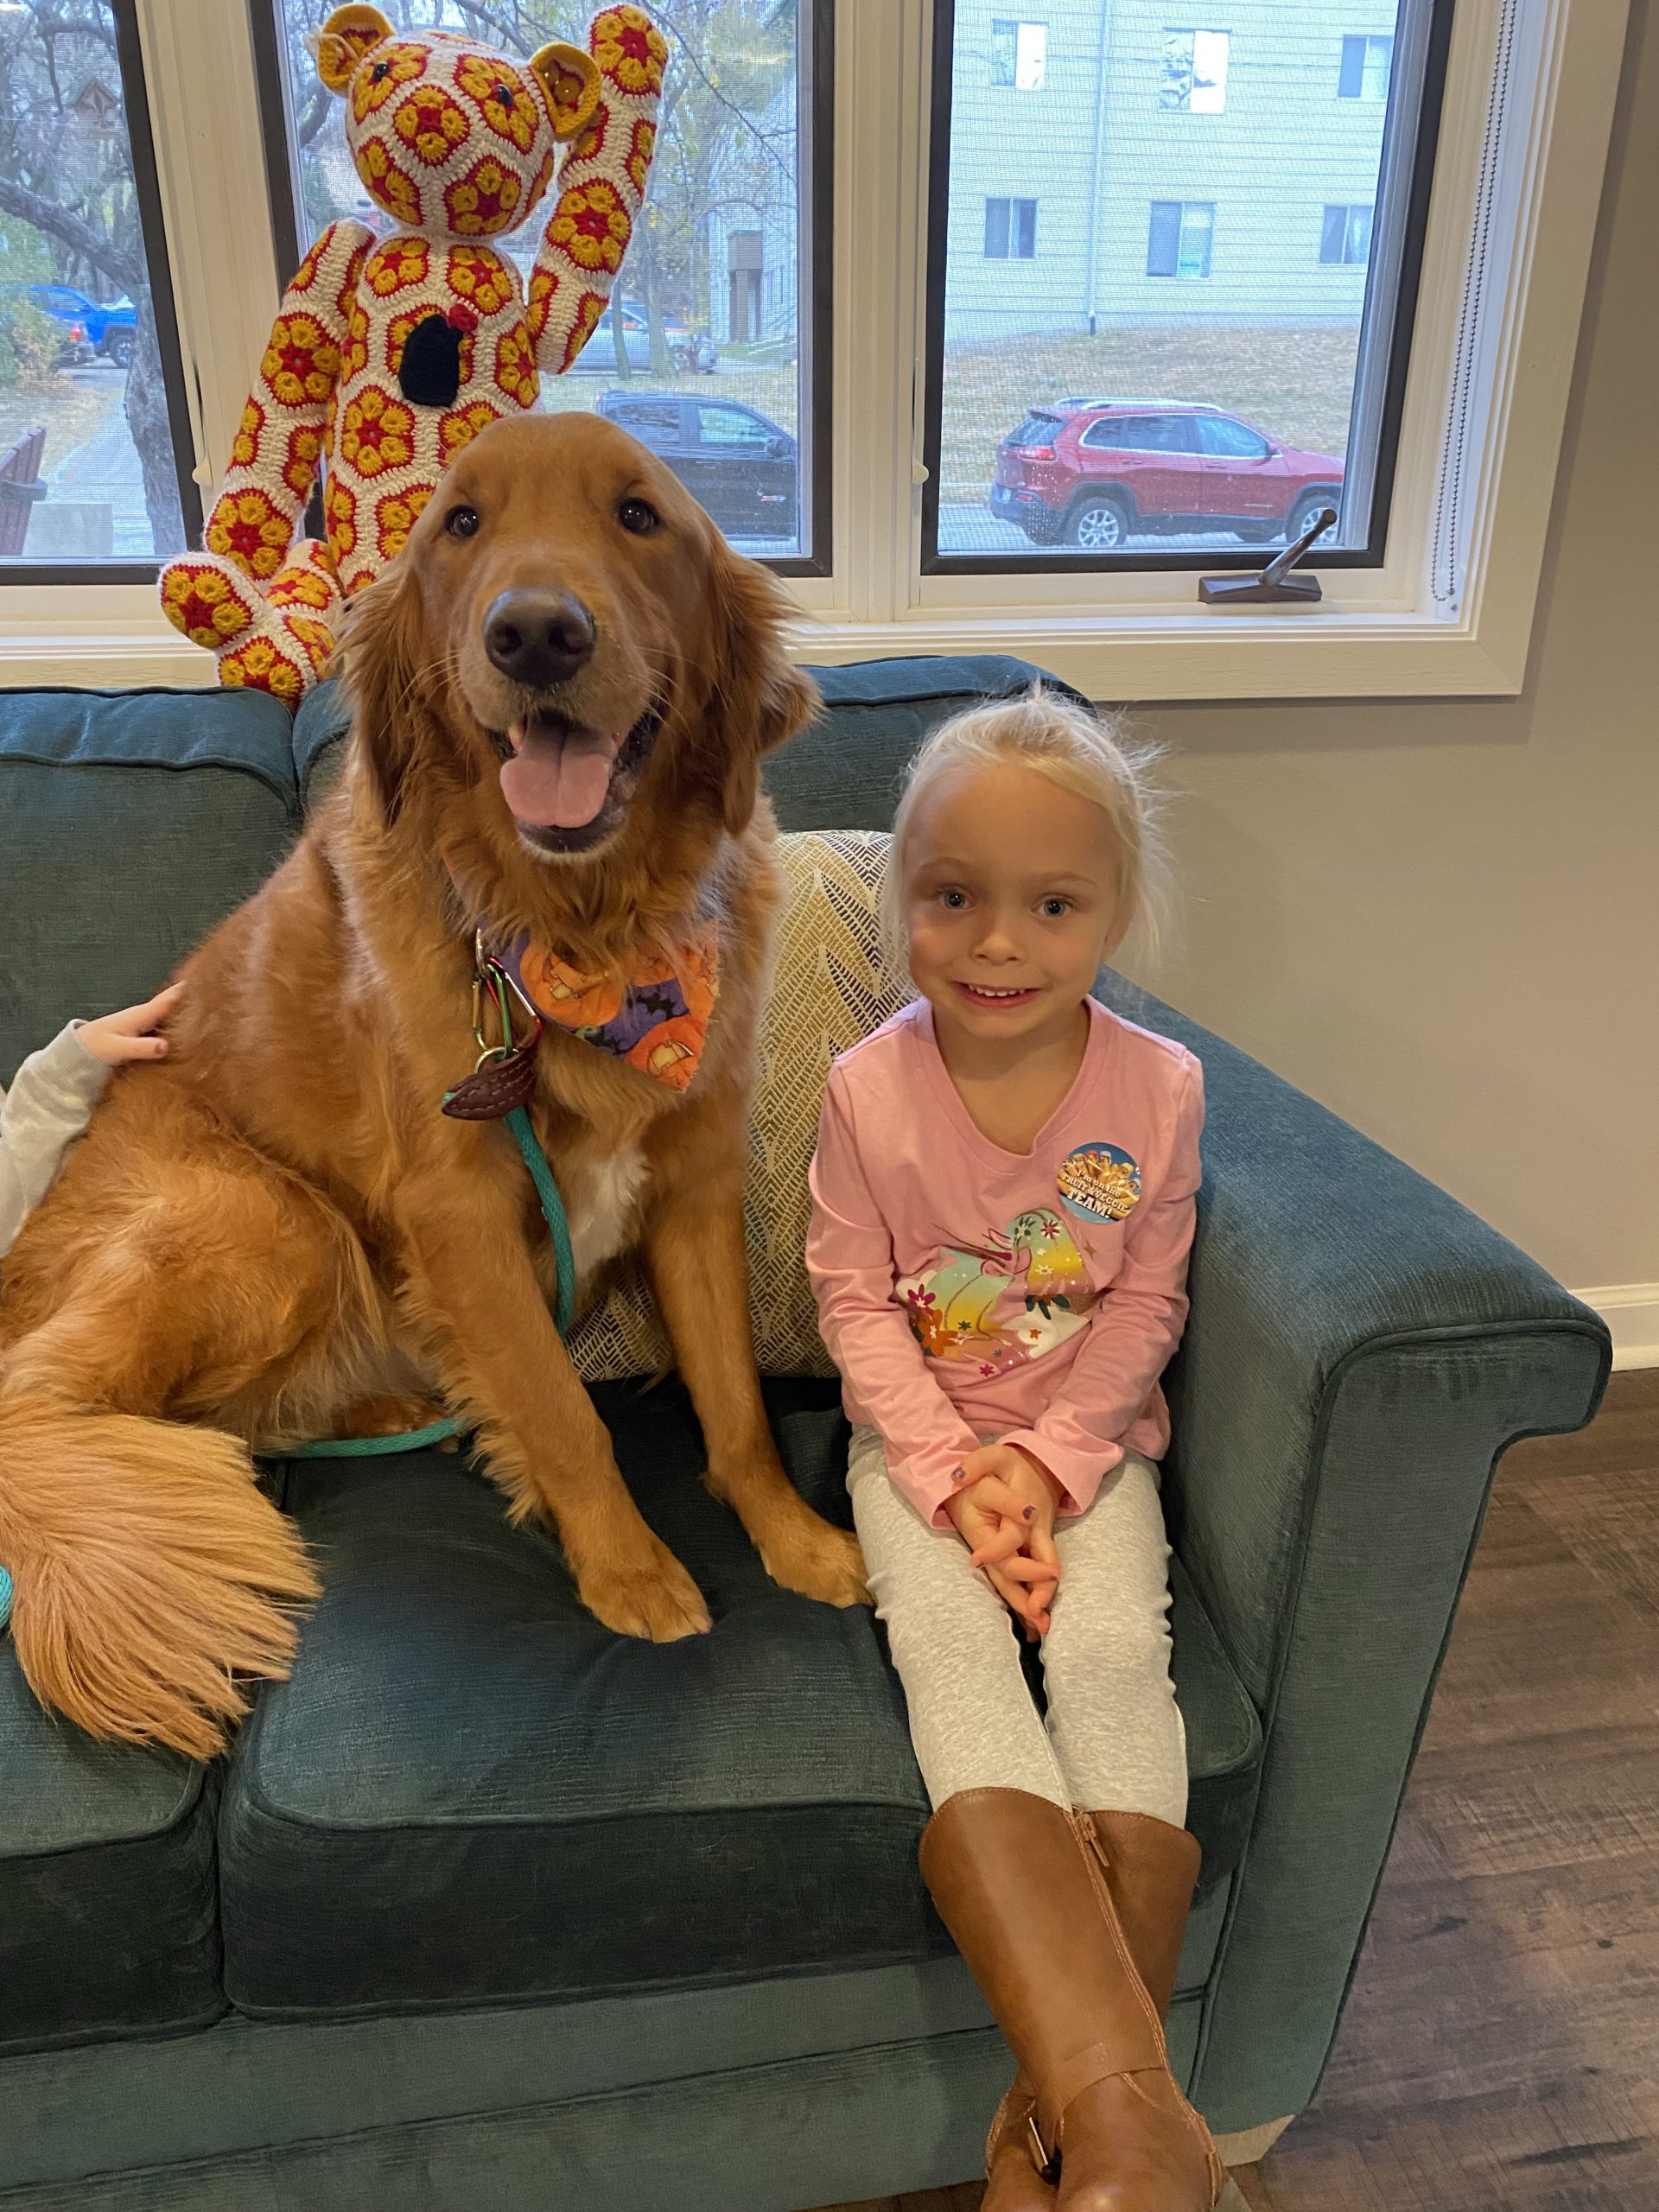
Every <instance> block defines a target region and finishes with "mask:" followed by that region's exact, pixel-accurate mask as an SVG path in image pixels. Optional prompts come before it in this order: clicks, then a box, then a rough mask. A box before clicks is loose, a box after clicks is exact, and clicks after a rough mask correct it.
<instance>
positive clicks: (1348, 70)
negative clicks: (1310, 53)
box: [1327, 31, 1394, 100]
mask: <svg viewBox="0 0 1659 2212" xmlns="http://www.w3.org/2000/svg"><path fill="white" fill-rule="evenodd" d="M1393 68H1394V35H1393V33H1392V32H1388V31H1385V32H1383V33H1381V34H1378V33H1375V32H1361V33H1357V34H1356V35H1353V36H1351V37H1349V38H1344V41H1342V73H1341V75H1340V76H1339V77H1338V80H1337V97H1338V99H1344V100H1385V99H1387V98H1388V97H1389V74H1390V73H1391V72H1392V70H1393ZM1327 81H1328V80H1327Z"/></svg>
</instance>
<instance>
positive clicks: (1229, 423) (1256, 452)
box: [1193, 415, 1273, 461]
mask: <svg viewBox="0 0 1659 2212" xmlns="http://www.w3.org/2000/svg"><path fill="white" fill-rule="evenodd" d="M1193 419H1194V425H1195V427H1196V429H1197V430H1198V447H1199V449H1200V451H1201V452H1204V453H1206V454H1209V455H1210V457H1211V459H1212V460H1214V461H1266V460H1268V458H1269V456H1270V455H1271V454H1272V452H1273V448H1272V447H1271V446H1270V445H1269V444H1268V441H1267V440H1266V439H1265V438H1264V437H1263V436H1262V435H1261V433H1260V432H1259V431H1257V430H1253V429H1250V427H1249V424H1248V423H1236V422H1234V420H1233V418H1232V416H1230V415H1199V416H1195V417H1194V418H1193Z"/></svg>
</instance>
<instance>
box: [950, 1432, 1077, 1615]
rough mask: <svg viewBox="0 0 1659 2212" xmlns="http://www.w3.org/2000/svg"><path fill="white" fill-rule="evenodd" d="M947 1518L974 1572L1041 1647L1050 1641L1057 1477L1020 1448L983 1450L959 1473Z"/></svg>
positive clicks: (1004, 1446)
mask: <svg viewBox="0 0 1659 2212" xmlns="http://www.w3.org/2000/svg"><path fill="white" fill-rule="evenodd" d="M956 1479H957V1484H958V1485H959V1487H958V1488H957V1491H955V1493H954V1494H953V1495H952V1496H951V1497H948V1498H947V1499H946V1500H945V1510H946V1511H947V1512H948V1513H949V1514H950V1518H951V1519H952V1520H953V1521H954V1522H956V1524H957V1534H958V1535H960V1536H961V1538H962V1540H963V1543H965V1544H966V1545H967V1547H968V1549H969V1553H970V1554H972V1564H973V1565H974V1566H975V1567H976V1568H977V1569H978V1570H979V1572H980V1573H982V1574H983V1575H984V1577H985V1580H987V1581H988V1583H989V1584H990V1586H991V1587H992V1589H993V1590H995V1592H996V1594H997V1596H998V1597H999V1598H1001V1600H1002V1602H1003V1604H1004V1605H1006V1606H1007V1609H1008V1611H1010V1612H1011V1613H1012V1614H1013V1615H1014V1618H1015V1620H1017V1621H1018V1622H1019V1623H1020V1626H1021V1627H1022V1628H1023V1629H1024V1630H1025V1632H1026V1634H1027V1637H1029V1638H1030V1640H1031V1641H1032V1642H1033V1643H1036V1642H1037V1641H1038V1640H1039V1637H1045V1636H1046V1635H1047V1634H1048V1629H1049V1620H1050V1609H1051V1607H1052V1605H1053V1603H1054V1592H1055V1591H1056V1589H1057V1588H1058V1585H1059V1580H1060V1555H1059V1553H1058V1551H1057V1550H1056V1548H1055V1545H1054V1514H1055V1510H1056V1508H1057V1507H1058V1504H1059V1491H1058V1488H1057V1486H1056V1484H1055V1482H1054V1479H1053V1478H1052V1476H1051V1475H1050V1474H1049V1472H1048V1471H1047V1470H1046V1468H1044V1467H1041V1466H1039V1465H1038V1463H1037V1461H1036V1460H1035V1459H1033V1458H1032V1457H1031V1456H1030V1454H1029V1453H1028V1452H1023V1451H1021V1449H1020V1446H1018V1445H1017V1444H985V1445H982V1446H980V1448H979V1450H978V1451H977V1452H969V1454H968V1456H967V1458H966V1459H964V1460H963V1463H962V1465H961V1466H960V1467H959V1468H957V1471H956Z"/></svg>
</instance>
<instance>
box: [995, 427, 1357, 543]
mask: <svg viewBox="0 0 1659 2212" xmlns="http://www.w3.org/2000/svg"><path fill="white" fill-rule="evenodd" d="M1342 478H1343V464H1342V462H1341V461H1338V459H1337V458H1336V457H1335V456H1334V455H1333V454H1324V453H1305V452H1303V451H1302V450H1301V449H1300V448H1298V447H1295V446H1287V445H1284V444H1281V442H1280V441H1279V440H1278V439H1276V438H1271V437H1269V436H1268V435H1267V433H1266V432H1265V431H1262V430H1258V429H1256V428H1255V424H1254V423H1247V422H1245V421H1243V419H1242V418H1241V417H1240V416H1236V415H1230V414H1228V413H1226V412H1225V411H1224V410H1223V409H1221V408H1219V407H1204V406H1199V405H1197V404H1193V403H1191V402H1189V401H1186V400H1163V399H1057V400H1055V401H1054V402H1053V403H1052V405H1047V406H1041V407H1033V409H1032V410H1031V411H1030V412H1029V413H1028V414H1027V416H1025V417H1024V419H1023V420H1022V421H1021V422H1020V423H1018V424H1016V426H1015V427H1014V429H1012V430H1010V431H1009V433H1008V435H1007V437H1006V438H1004V439H1003V441H1002V442H1001V445H999V446H998V448H997V449H996V476H995V482H994V483H993V485H992V486H991V496H990V509H991V512H992V513H993V514H994V515H996V516H998V517H999V518H1001V520H1002V521H1004V522H1013V523H1017V524H1019V525H1020V528H1021V529H1022V530H1023V531H1025V533H1026V535H1027V537H1029V538H1030V539H1031V541H1032V542H1033V544H1036V545H1058V544H1061V543H1065V544H1068V545H1075V546H1076V547H1077V550H1079V551H1080V552H1084V553H1110V552H1113V551H1115V550H1116V549H1117V548H1118V547H1120V546H1122V544H1123V543H1124V542H1125V540H1126V539H1128V538H1129V537H1137V536H1143V535H1147V534H1155V535H1169V534H1179V533H1186V532H1191V533H1194V534H1197V533H1199V532H1202V533H1203V534H1204V535H1205V536H1210V535H1211V534H1213V533H1215V532H1217V531H1230V533H1231V534H1232V535H1233V536H1234V537H1240V538H1242V539H1243V541H1244V543H1246V544H1249V545H1262V544H1266V543H1267V542H1268V540H1269V539H1270V538H1274V537H1300V534H1301V532H1302V531H1304V530H1306V528H1307V526H1308V524H1309V523H1310V522H1311V521H1312V520H1313V517H1314V516H1315V515H1316V514H1317V513H1318V512H1319V510H1320V508H1321V507H1325V506H1334V507H1337V508H1338V509H1339V508H1340V506H1341V501H1342Z"/></svg>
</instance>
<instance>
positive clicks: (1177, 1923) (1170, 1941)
mask: <svg viewBox="0 0 1659 2212" xmlns="http://www.w3.org/2000/svg"><path fill="white" fill-rule="evenodd" d="M1089 1817H1090V1820H1091V1821H1093V1822H1094V1827H1095V1834H1096V1838H1097V1839H1098V1842H1099V1847H1100V1853H1101V1857H1102V1859H1103V1863H1104V1866H1105V1870H1106V1886H1107V1888H1108V1889H1109V1891H1111V1893H1112V1903H1113V1904H1115V1905H1116V1908H1117V1916H1118V1919H1119V1920H1120V1921H1121V1922H1122V1927H1123V1935H1124V1939H1125V1941H1126V1942H1128V1947H1129V1956H1130V1957H1131V1958H1132V1959H1133V1960H1134V1961H1135V1972H1136V1973H1137V1974H1139V1975H1140V1977H1141V1981H1142V1982H1143V1983H1144V1984H1145V1986H1146V1991H1147V1996H1148V1997H1150V1998H1151V1999H1152V2001H1153V2003H1154V2005H1156V2006H1157V2007H1158V2018H1160V2020H1164V2019H1167V2018H1168V2017H1169V2005H1170V1999H1172V1998H1173V1996H1174V1994H1175V1974H1176V1970H1177V1968H1178V1967H1179V1965H1180V1963H1181V1941H1182V1938H1183V1937H1184V1936H1185V1934H1186V1917H1187V1915H1188V1913H1189V1912H1190V1911H1191V1910H1192V1892H1193V1891H1194V1890H1195V1889H1196V1888H1197V1887H1198V1867H1199V1864H1200V1862H1201V1860H1202V1859H1203V1856H1204V1853H1203V1852H1202V1851H1201V1850H1200V1848H1199V1846H1198V1838H1197V1836H1195V1835H1189V1834H1187V1832H1186V1830H1185V1828H1176V1827H1171V1826H1170V1824H1169V1822H1168V1821H1156V1820H1154V1818H1153V1816H1152V1815H1151V1814H1150V1813H1091V1814H1090V1815H1089Z"/></svg>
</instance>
